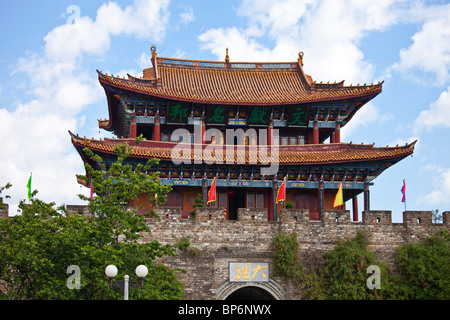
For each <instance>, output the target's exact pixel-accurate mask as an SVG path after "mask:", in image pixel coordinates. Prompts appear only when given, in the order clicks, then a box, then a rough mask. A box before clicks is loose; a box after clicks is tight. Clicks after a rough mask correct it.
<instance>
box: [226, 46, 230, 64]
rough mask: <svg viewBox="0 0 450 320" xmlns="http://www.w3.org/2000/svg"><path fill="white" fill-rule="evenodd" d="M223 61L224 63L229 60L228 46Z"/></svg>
mask: <svg viewBox="0 0 450 320" xmlns="http://www.w3.org/2000/svg"><path fill="white" fill-rule="evenodd" d="M225 62H226V63H228V62H230V56H229V55H228V48H227V53H226V55H225Z"/></svg>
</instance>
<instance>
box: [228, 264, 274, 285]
mask: <svg viewBox="0 0 450 320" xmlns="http://www.w3.org/2000/svg"><path fill="white" fill-rule="evenodd" d="M229 273H230V282H263V281H269V263H267V262H230V269H229Z"/></svg>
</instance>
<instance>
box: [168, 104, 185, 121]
mask: <svg viewBox="0 0 450 320" xmlns="http://www.w3.org/2000/svg"><path fill="white" fill-rule="evenodd" d="M187 118H188V107H187V106H184V105H181V104H177V105H173V106H170V107H169V116H168V122H169V123H170V122H171V123H186V122H187Z"/></svg>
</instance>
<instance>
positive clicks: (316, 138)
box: [313, 120, 319, 144]
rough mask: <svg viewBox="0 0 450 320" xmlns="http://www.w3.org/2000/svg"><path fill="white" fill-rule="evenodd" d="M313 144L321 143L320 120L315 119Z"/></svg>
mask: <svg viewBox="0 0 450 320" xmlns="http://www.w3.org/2000/svg"><path fill="white" fill-rule="evenodd" d="M313 144H319V122H318V121H317V120H315V121H314V127H313Z"/></svg>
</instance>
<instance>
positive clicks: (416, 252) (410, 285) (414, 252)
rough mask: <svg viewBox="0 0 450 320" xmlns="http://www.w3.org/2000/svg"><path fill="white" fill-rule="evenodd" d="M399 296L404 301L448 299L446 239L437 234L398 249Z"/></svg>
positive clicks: (448, 243) (449, 262)
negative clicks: (421, 241)
mask: <svg viewBox="0 0 450 320" xmlns="http://www.w3.org/2000/svg"><path fill="white" fill-rule="evenodd" d="M398 269H399V273H400V294H401V297H402V298H405V299H416V300H424V299H442V300H448V299H450V277H449V274H450V239H449V234H448V231H446V230H441V231H440V232H439V233H438V234H436V235H434V236H432V237H429V238H428V239H426V241H425V242H423V243H409V244H404V245H402V246H401V247H400V248H399V249H398Z"/></svg>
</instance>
